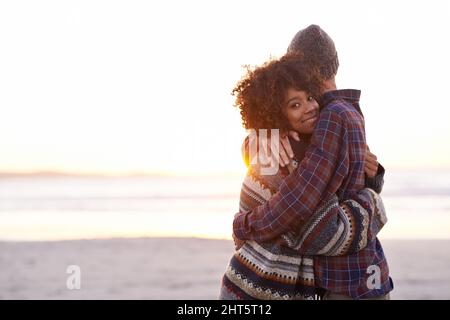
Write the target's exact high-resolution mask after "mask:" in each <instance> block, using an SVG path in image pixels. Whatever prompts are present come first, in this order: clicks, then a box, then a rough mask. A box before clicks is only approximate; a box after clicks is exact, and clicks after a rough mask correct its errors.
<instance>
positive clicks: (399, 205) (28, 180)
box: [0, 170, 450, 241]
mask: <svg viewBox="0 0 450 320" xmlns="http://www.w3.org/2000/svg"><path fill="white" fill-rule="evenodd" d="M242 178H243V176H240V175H230V176H199V177H151V176H133V177H86V176H48V177H45V176H32V177H27V176H21V177H0V240H8V241H24V240H25V241H44V240H68V239H97V238H112V237H201V238H216V239H231V224H232V221H233V216H234V214H235V213H236V212H237V211H238V203H239V192H240V187H241V183H242ZM382 198H383V201H384V205H385V207H386V211H387V216H388V223H387V224H386V226H385V227H384V228H383V230H382V231H381V232H380V238H386V239H448V238H450V170H447V171H446V170H387V172H386V176H385V185H384V189H383V192H382Z"/></svg>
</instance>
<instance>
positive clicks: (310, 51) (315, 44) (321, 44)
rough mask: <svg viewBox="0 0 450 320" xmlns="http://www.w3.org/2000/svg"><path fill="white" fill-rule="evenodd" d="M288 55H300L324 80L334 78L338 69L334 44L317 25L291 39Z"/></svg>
mask: <svg viewBox="0 0 450 320" xmlns="http://www.w3.org/2000/svg"><path fill="white" fill-rule="evenodd" d="M287 52H288V53H302V54H303V57H304V59H305V61H306V62H308V63H310V64H311V66H313V67H316V68H318V70H319V72H320V74H321V75H322V76H323V77H324V78H325V79H330V78H331V77H333V76H335V75H336V73H337V70H338V67H339V59H338V56H337V52H336V48H335V47H334V42H333V40H332V39H331V38H330V36H329V35H328V34H327V33H326V32H325V31H323V30H322V29H321V28H320V27H319V26H318V25H315V24H312V25H310V26H309V27H307V28H305V29H302V30H300V31H299V32H297V34H296V35H295V36H294V38H293V39H292V41H291V43H290V45H289V47H288V49H287Z"/></svg>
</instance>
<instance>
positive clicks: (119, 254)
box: [0, 238, 450, 299]
mask: <svg viewBox="0 0 450 320" xmlns="http://www.w3.org/2000/svg"><path fill="white" fill-rule="evenodd" d="M382 243H383V247H384V249H385V253H386V256H387V258H388V261H389V265H390V269H391V276H392V278H393V279H394V283H395V289H394V291H393V292H392V293H391V297H392V298H393V299H450V250H449V248H450V240H382ZM232 254H233V244H232V242H231V241H228V240H209V239H195V238H138V239H107V240H76V241H52V242H0V270H2V272H1V273H0V299H216V298H217V295H218V291H219V285H220V280H221V277H222V274H223V272H224V270H225V268H226V265H227V263H228V261H229V259H230V257H231V255H232ZM69 265H77V266H79V267H80V270H81V277H80V279H81V281H80V284H81V288H80V289H79V290H69V289H68V288H67V285H66V282H67V279H68V277H70V276H71V275H70V274H68V273H66V271H67V267H68V266H69Z"/></svg>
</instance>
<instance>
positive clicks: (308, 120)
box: [283, 88, 319, 134]
mask: <svg viewBox="0 0 450 320" xmlns="http://www.w3.org/2000/svg"><path fill="white" fill-rule="evenodd" d="M283 113H284V115H285V116H286V118H287V120H288V122H289V125H290V129H291V130H295V131H297V132H298V133H300V134H311V133H312V132H313V131H314V128H315V127H316V124H317V120H318V119H319V104H318V103H317V101H316V100H315V99H314V98H313V97H311V96H310V95H309V94H308V93H307V92H306V91H299V90H297V89H294V88H289V89H288V90H287V92H286V99H285V103H284V106H283Z"/></svg>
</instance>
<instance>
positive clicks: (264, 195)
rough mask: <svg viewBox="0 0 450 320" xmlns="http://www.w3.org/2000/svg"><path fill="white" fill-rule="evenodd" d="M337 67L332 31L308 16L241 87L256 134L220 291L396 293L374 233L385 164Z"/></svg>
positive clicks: (248, 150)
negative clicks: (280, 51) (282, 49)
mask: <svg viewBox="0 0 450 320" xmlns="http://www.w3.org/2000/svg"><path fill="white" fill-rule="evenodd" d="M338 66H339V61H338V56H337V52H336V49H335V46H334V43H333V41H332V39H331V38H330V37H329V36H328V35H327V34H326V33H325V32H324V31H323V30H322V29H321V28H320V27H319V26H317V25H311V26H309V27H307V28H306V29H303V30H300V31H299V32H298V33H297V34H296V35H295V37H294V38H293V40H292V41H291V43H290V45H289V47H288V50H287V53H286V54H285V55H284V56H283V57H281V58H280V59H278V60H272V61H269V62H267V63H265V64H264V65H262V66H260V67H257V68H254V69H249V70H248V71H247V74H246V76H245V77H244V78H243V79H241V81H239V83H238V84H237V85H236V87H235V88H234V90H233V94H234V95H235V97H236V106H237V107H239V109H240V113H241V116H242V121H243V125H244V126H245V128H246V129H251V130H252V133H256V134H250V135H249V136H247V138H246V139H245V141H244V143H243V148H242V152H243V156H244V159H245V161H246V163H247V166H248V172H247V175H246V177H245V179H244V182H243V184H242V189H241V195H240V205H239V212H238V213H237V214H236V215H235V217H234V221H233V239H234V242H235V247H236V252H235V254H234V256H233V257H232V258H231V260H230V262H229V264H228V267H227V269H226V272H225V274H224V276H223V278H222V284H221V288H220V297H219V298H220V299H227V300H228V299H231V300H240V299H244V300H247V299H260V300H263V299H281V300H304V299H328V300H336V299H375V300H386V299H389V292H390V291H392V290H393V282H392V279H391V278H390V276H389V268H388V264H387V261H386V257H385V255H384V252H383V249H382V247H381V244H380V241H379V240H378V239H377V234H378V232H379V231H380V230H381V228H382V227H383V226H384V225H385V223H386V221H387V219H386V214H385V209H384V206H383V202H382V200H381V197H380V195H379V194H380V192H381V189H382V186H383V176H384V168H383V167H382V166H381V165H380V164H378V162H377V158H376V156H375V155H373V154H372V153H371V152H370V151H369V148H368V146H367V144H366V138H365V128H364V118H363V115H362V112H361V109H360V106H359V97H360V91H359V90H350V89H347V90H338V89H337V87H336V82H335V75H336V73H337V70H338ZM263 129H267V130H263ZM266 133H269V135H270V137H269V138H270V139H271V141H270V143H269V144H268V143H266V142H267V139H266V140H264V139H263V138H264V137H265V136H266ZM274 142H275V143H274ZM264 148H265V152H262V150H263V149H264ZM255 150H257V152H255ZM263 153H265V154H266V155H268V154H271V156H270V159H272V162H271V164H272V165H274V164H275V169H276V170H267V166H266V165H265V164H264V163H263V161H261V158H260V157H259V156H258V155H261V154H263ZM266 160H267V158H266Z"/></svg>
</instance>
